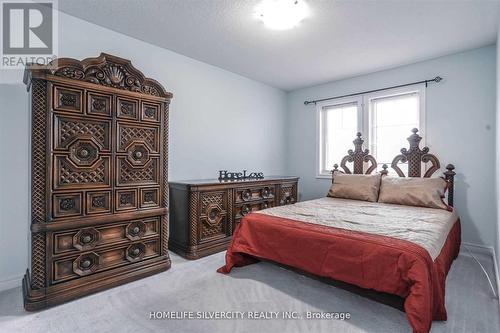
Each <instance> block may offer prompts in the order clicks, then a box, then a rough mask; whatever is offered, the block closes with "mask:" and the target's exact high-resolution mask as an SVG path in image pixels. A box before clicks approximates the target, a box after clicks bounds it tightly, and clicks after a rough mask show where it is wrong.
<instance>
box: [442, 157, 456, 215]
mask: <svg viewBox="0 0 500 333" xmlns="http://www.w3.org/2000/svg"><path fill="white" fill-rule="evenodd" d="M453 170H455V166H454V165H453V164H448V165H447V166H446V171H445V172H444V178H445V179H446V181H447V182H448V206H451V207H453V190H454V186H455V175H456V172H455V171H453Z"/></svg>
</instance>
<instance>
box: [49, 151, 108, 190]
mask: <svg viewBox="0 0 500 333" xmlns="http://www.w3.org/2000/svg"><path fill="white" fill-rule="evenodd" d="M53 171H54V189H62V188H64V189H71V188H73V189H77V188H87V187H109V186H110V185H111V180H110V179H111V166H110V157H109V156H102V157H101V160H100V161H97V162H96V163H95V164H94V165H93V166H91V167H79V166H77V165H75V164H74V163H73V162H72V161H71V160H70V159H69V158H68V157H67V156H66V155H55V158H54V169H53Z"/></svg>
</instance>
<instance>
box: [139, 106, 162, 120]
mask: <svg viewBox="0 0 500 333" xmlns="http://www.w3.org/2000/svg"><path fill="white" fill-rule="evenodd" d="M160 110H161V107H160V104H157V103H146V102H143V103H142V104H141V120H142V121H149V122H159V121H160Z"/></svg>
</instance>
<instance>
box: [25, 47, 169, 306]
mask: <svg viewBox="0 0 500 333" xmlns="http://www.w3.org/2000/svg"><path fill="white" fill-rule="evenodd" d="M24 82H25V83H26V85H27V87H28V91H29V93H30V106H31V116H32V140H31V143H32V147H31V151H32V157H31V191H32V193H31V194H32V201H31V271H30V270H28V271H27V273H26V275H25V277H24V280H23V294H24V306H25V309H26V310H37V309H40V308H44V307H46V306H51V305H54V304H58V303H61V302H64V301H67V300H70V299H73V298H76V297H79V296H83V295H87V294H89V293H92V292H96V291H99V290H103V289H106V288H109V287H113V286H116V285H119V284H122V283H125V282H129V281H132V280H135V279H138V278H141V277H145V276H148V275H151V274H154V273H157V272H160V271H164V270H166V269H168V268H169V267H170V259H169V255H168V214H167V207H168V181H167V179H168V177H167V171H168V167H167V165H168V109H169V102H170V99H171V98H172V94H171V93H169V92H166V91H165V89H164V88H163V87H162V86H161V85H160V84H159V83H158V82H157V81H155V80H152V79H149V78H145V77H144V75H143V74H142V73H141V72H140V71H138V70H137V69H135V68H134V67H133V66H132V64H131V63H130V61H128V60H125V59H122V58H119V57H116V56H112V55H108V54H104V53H103V54H101V55H100V56H99V57H97V58H88V59H85V60H83V61H78V60H75V59H70V58H61V59H58V60H55V61H53V62H52V63H51V64H49V65H47V66H42V67H40V66H33V65H31V66H28V67H27V69H26V71H25V76H24Z"/></svg>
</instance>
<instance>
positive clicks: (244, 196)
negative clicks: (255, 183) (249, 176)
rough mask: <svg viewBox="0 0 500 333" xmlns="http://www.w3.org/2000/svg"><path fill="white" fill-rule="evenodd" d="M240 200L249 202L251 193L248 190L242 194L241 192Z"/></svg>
mask: <svg viewBox="0 0 500 333" xmlns="http://www.w3.org/2000/svg"><path fill="white" fill-rule="evenodd" d="M241 198H242V199H243V200H244V201H248V200H250V199H251V198H252V192H251V191H250V190H244V191H243V192H241Z"/></svg>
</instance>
